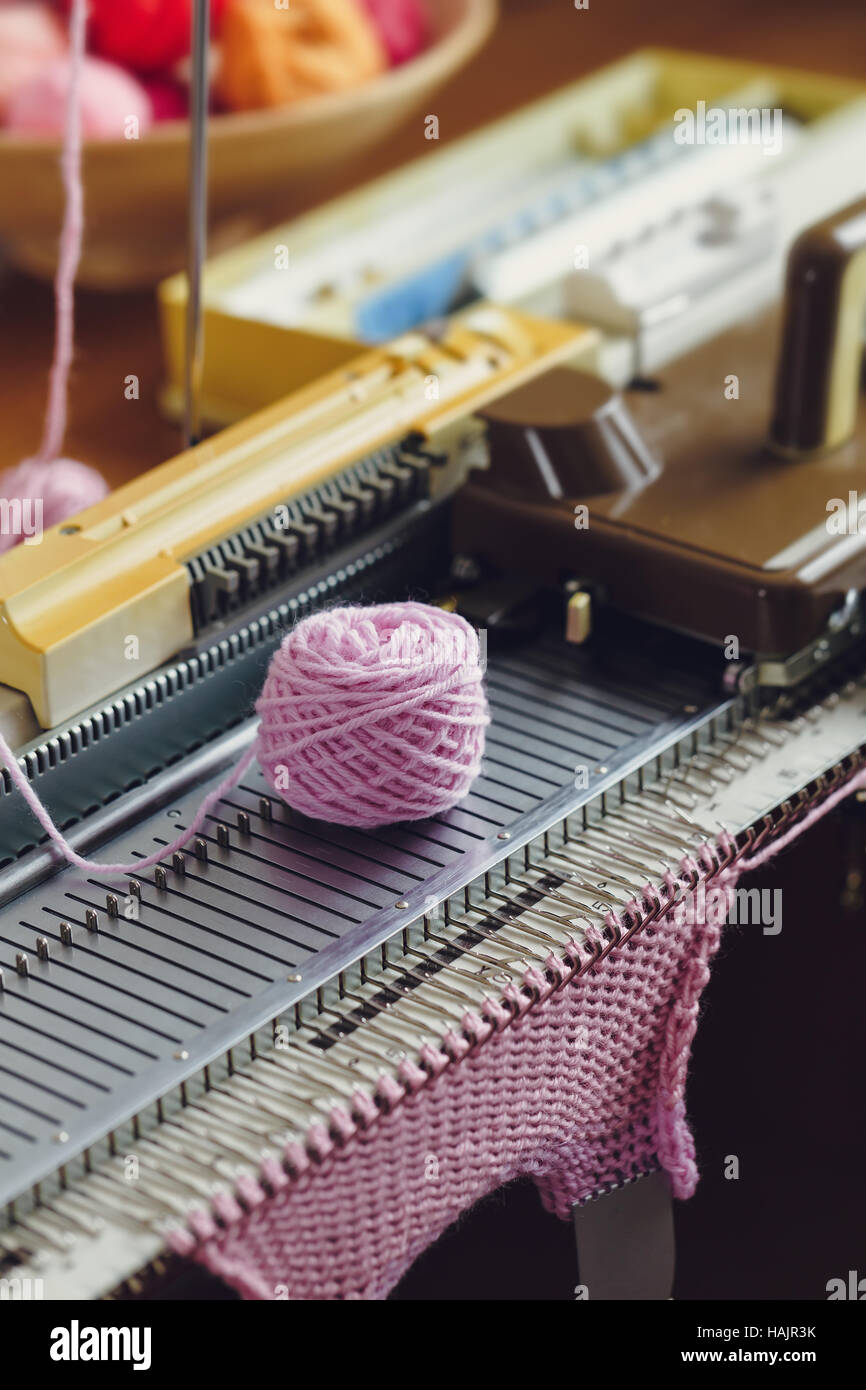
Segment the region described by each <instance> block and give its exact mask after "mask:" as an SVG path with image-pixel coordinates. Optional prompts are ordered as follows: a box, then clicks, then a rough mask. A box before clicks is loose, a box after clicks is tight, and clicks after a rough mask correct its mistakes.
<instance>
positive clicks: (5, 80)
mask: <svg viewBox="0 0 866 1390" xmlns="http://www.w3.org/2000/svg"><path fill="white" fill-rule="evenodd" d="M65 52H66V38H65V35H64V33H63V29H62V28H61V26H60V23H59V22H58V19H57V16H56V15H55V14H53V13H52V11H51V10H50V9H49V7H48V6H47V5H38V4H37V5H34V4H32V3H27V4H11V5H10V4H0V117H2V116H4V115H5V114H6V108H7V107H8V105H9V102H10V101H11V99H12V97H13V96H14V95H15V93H16V92H17V91H18V89H19V87H22V86H23V85H24V83H26V82H29V81H30V79H31V78H32V77H35V76H36V74H37V73H38V72H39V69H40V68H42V67H44V66H45V64H46V63H48V62H50V61H51V59H52V58H59V57H60V55H61V54H63V53H65Z"/></svg>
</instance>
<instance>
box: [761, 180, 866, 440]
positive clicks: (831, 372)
mask: <svg viewBox="0 0 866 1390" xmlns="http://www.w3.org/2000/svg"><path fill="white" fill-rule="evenodd" d="M864 319H866V198H864V199H862V200H861V201H860V202H858V203H854V204H852V205H851V206H850V207H847V208H844V209H843V211H842V212H838V213H836V214H835V215H834V216H833V217H828V218H827V220H826V221H824V222H819V223H818V224H817V225H816V226H814V227H810V228H809V229H808V231H806V232H804V233H803V235H802V236H801V237H799V238H798V240H797V241H796V242H795V243H794V245H793V247H792V248H791V253H790V255H789V257H788V273H787V284H786V292H785V326H784V331H783V335H782V349H781V353H780V355H779V368H778V373H777V379H776V405H775V412H774V415H773V422H772V425H771V427H770V443H771V446H772V447H773V448H774V449H775V450H776V451H777V452H778V453H780V454H782V455H785V456H788V457H794V458H807V457H810V456H811V455H815V454H823V453H828V452H829V451H830V450H831V449H838V448H839V447H840V446H841V445H843V444H845V443H847V442H848V440H849V439H851V438H852V437H853V434H854V429H855V425H856V421H857V397H858V394H859V389H860V368H861V359H862V353H863V323H864Z"/></svg>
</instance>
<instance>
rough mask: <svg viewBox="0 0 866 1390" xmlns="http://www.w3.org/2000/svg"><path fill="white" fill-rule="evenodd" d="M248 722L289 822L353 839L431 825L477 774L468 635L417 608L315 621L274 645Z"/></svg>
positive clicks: (335, 614) (477, 661)
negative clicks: (397, 825) (349, 829)
mask: <svg viewBox="0 0 866 1390" xmlns="http://www.w3.org/2000/svg"><path fill="white" fill-rule="evenodd" d="M256 710H257V713H258V715H259V717H260V725H259V733H258V745H257V751H258V759H259V762H260V764H261V767H262V770H263V772H264V774H265V777H266V778H267V780H268V782H269V783H270V785H271V786H272V787H273V789H274V790H275V791H276V792H277V793H278V794H279V795H280V796H281V797H282V798H283V799H284V800H285V801H286V802H287V803H288V805H289V806H291V807H293V808H294V809H295V810H296V811H300V812H301V813H302V814H303V815H305V816H310V817H312V818H313V819H316V820H327V821H331V822H333V823H335V824H338V825H352V826H359V827H373V826H377V825H390V824H393V823H394V822H396V821H406V820H422V819H425V818H426V817H428V816H435V815H437V814H438V813H440V812H442V811H447V810H448V809H449V808H450V807H451V806H454V805H455V804H456V803H457V802H458V801H460V800H461V799H462V797H464V796H465V795H466V793H467V792H468V790H469V788H470V786H471V785H472V782H473V781H474V779H475V778H476V777H477V775H478V773H479V771H480V768H481V757H482V754H483V752H484V730H485V728H486V727H487V725H488V724H489V722H490V717H489V715H488V712H487V699H486V696H485V693H484V684H483V669H482V661H481V655H480V646H479V641H478V634H477V633H476V632H475V630H474V628H472V627H470V625H469V624H468V623H467V622H466V621H465V619H463V618H461V617H459V616H458V615H457V614H455V613H447V612H445V611H444V610H442V609H439V608H431V607H428V606H427V605H426V604H422V603H391V604H381V605H379V606H376V607H371V608H333V609H330V610H326V611H324V612H321V613H315V614H313V615H312V617H309V618H305V619H304V620H303V621H302V622H300V623H298V624H297V626H296V627H295V628H293V629H292V631H291V632H290V633H288V635H287V636H286V637H285V638H284V639H283V642H282V645H281V646H280V648H279V650H278V651H277V652H276V653H275V655H274V657H273V659H272V661H271V665H270V669H269V671H268V675H267V679H266V681H265V684H264V688H263V690H262V693H261V695H260V697H259V700H258V702H257V704H256Z"/></svg>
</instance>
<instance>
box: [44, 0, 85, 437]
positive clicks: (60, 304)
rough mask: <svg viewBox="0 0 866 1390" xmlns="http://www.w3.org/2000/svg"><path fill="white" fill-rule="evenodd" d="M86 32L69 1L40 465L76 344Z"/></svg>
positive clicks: (63, 409) (61, 417)
mask: <svg viewBox="0 0 866 1390" xmlns="http://www.w3.org/2000/svg"><path fill="white" fill-rule="evenodd" d="M86 32H87V0H73V3H72V11H71V14H70V17H69V62H70V72H69V90H68V92H67V98H66V132H65V135H64V140H63V154H62V157H61V170H62V173H63V186H64V189H65V193H66V208H65V211H64V215H63V228H62V231H61V234H60V255H59V259H58V263H57V275H56V277H55V281H54V300H55V327H54V361H53V363H52V365H51V375H50V378H49V385H48V401H47V404H46V408H45V422H44V425H43V433H42V443H41V444H40V446H39V452H38V454H37V455H36V461H37V462H38V463H50V462H51V461H52V460H54V459H56V458H57V457H58V456H59V454H60V451H61V449H62V447H63V439H64V436H65V434H66V415H67V401H68V395H69V371H70V368H71V366H72V356H73V351H74V342H75V277H76V275H77V273H78V263H79V261H80V259H81V243H82V237H83V233H84V186H83V182H82V178H81V78H82V72H83V69H84V49H85V39H86Z"/></svg>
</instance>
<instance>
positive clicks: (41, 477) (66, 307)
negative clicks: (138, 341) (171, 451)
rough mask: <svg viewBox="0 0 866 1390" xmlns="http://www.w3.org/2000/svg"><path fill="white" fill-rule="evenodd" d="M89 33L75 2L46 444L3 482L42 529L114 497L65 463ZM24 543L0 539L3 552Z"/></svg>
mask: <svg viewBox="0 0 866 1390" xmlns="http://www.w3.org/2000/svg"><path fill="white" fill-rule="evenodd" d="M86 32H87V0H73V4H72V9H71V13H70V16H69V90H68V93H67V104H66V131H65V134H64V138H63V152H62V155H61V172H62V176H63V187H64V192H65V210H64V214H63V227H62V230H61V234H60V252H59V256H58V262H57V274H56V275H55V278H54V302H55V324H54V360H53V362H52V365H51V372H50V375H49V381H48V399H47V402H46V407H45V418H44V421H43V428H42V440H41V443H40V445H39V448H38V450H37V452H36V454H34V455H33V457H32V458H28V459H24V460H23V461H22V462H21V463H20V464H19V465H18V467H17V468H15V469H11V470H10V471H9V472H7V473H6V474H5V475H4V476H3V479H2V481H0V491H2V492H3V494H4V495H5V496H7V497H17V498H21V499H30V498H39V499H41V504H42V516H41V524H42V525H43V526H53V525H55V524H56V523H57V522H59V521H64V520H65V519H66V517H68V516H71V515H73V514H74V513H75V512H78V511H81V510H83V508H84V507H89V506H92V505H93V504H94V503H95V502H99V501H101V500H102V498H103V497H105V496H106V495H107V493H108V488H107V486H106V483H105V480H104V479H103V478H102V476H101V475H100V474H99V473H97V471H96V469H94V468H89V467H88V466H87V465H86V464H84V463H79V462H77V461H76V460H75V459H67V458H60V457H59V454H60V450H61V449H62V447H63V440H64V437H65V435H66V419H67V409H68V395H69V372H70V368H71V366H72V357H73V353H74V349H75V277H76V275H77V273H78V264H79V261H80V259H81V244H82V238H83V234H84V184H83V180H82V176H81V80H82V72H83V70H84V50H85V40H86ZM20 539H22V537H21V536H17V535H11V536H10V535H7V536H2V535H0V552H2V551H4V550H8V549H10V547H11V546H13V545H15V544H16V542H17V541H19V540H20Z"/></svg>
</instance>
